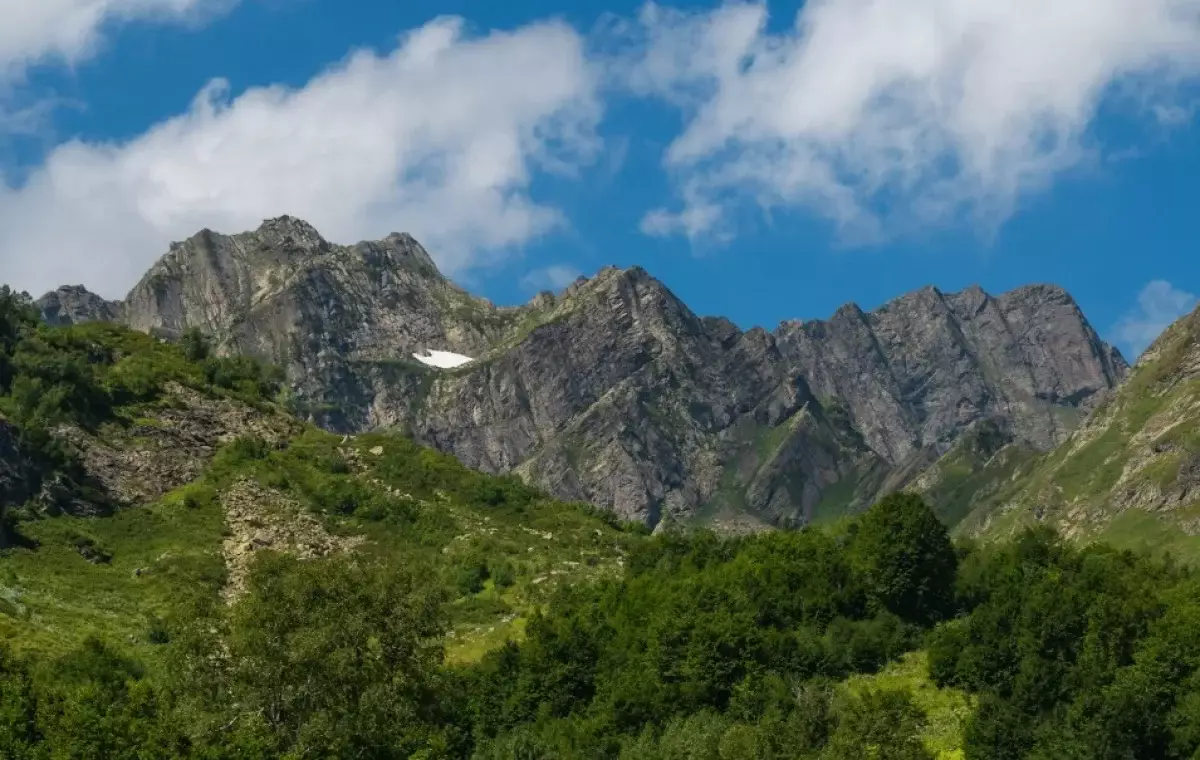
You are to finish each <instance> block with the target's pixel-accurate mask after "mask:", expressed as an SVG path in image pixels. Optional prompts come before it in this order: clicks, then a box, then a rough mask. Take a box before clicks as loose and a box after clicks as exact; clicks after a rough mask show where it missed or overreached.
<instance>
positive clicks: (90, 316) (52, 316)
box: [34, 285, 123, 325]
mask: <svg viewBox="0 0 1200 760" xmlns="http://www.w3.org/2000/svg"><path fill="white" fill-rule="evenodd" d="M34 306H36V307H37V308H38V310H39V311H41V313H42V319H43V320H45V322H46V324H49V325H72V324H78V323H80V322H118V321H121V318H122V312H123V308H122V304H121V303H120V302H119V301H109V300H106V299H104V298H102V297H101V296H98V295H96V294H95V293H93V292H92V291H90V290H88V289H87V288H85V287H84V286H82V285H64V286H62V287H60V288H58V289H57V290H52V291H50V292H49V293H47V294H45V295H44V296H42V297H41V298H39V299H37V301H35V302H34Z"/></svg>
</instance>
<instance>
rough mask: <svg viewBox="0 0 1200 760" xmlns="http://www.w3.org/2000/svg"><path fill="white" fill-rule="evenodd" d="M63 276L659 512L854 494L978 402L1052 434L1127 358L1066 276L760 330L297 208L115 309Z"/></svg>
mask: <svg viewBox="0 0 1200 760" xmlns="http://www.w3.org/2000/svg"><path fill="white" fill-rule="evenodd" d="M63 292H64V291H63V290H60V291H58V292H57V293H58V294H59V295H58V296H57V301H52V300H48V299H50V296H47V297H46V298H44V299H43V300H42V301H41V302H40V304H41V305H42V309H43V313H44V314H46V315H47V318H48V319H49V318H51V316H53V317H54V318H55V319H56V320H57V321H59V322H63V321H72V320H73V319H74V317H73V316H72V315H75V314H79V315H86V316H87V318H112V319H119V320H122V321H125V322H127V323H128V324H130V325H131V326H133V327H135V328H138V329H142V330H150V331H156V332H161V333H163V334H166V335H178V334H180V333H181V332H182V331H183V330H185V329H187V328H190V327H199V328H200V329H202V330H204V331H206V332H208V333H210V334H212V335H213V336H215V337H216V339H217V342H218V344H219V346H220V347H221V350H224V351H241V352H246V353H249V354H252V355H255V356H259V357H262V358H265V359H268V360H271V361H274V362H277V363H279V364H280V365H282V366H283V367H284V368H285V369H286V370H287V373H288V376H289V378H290V379H291V382H292V385H293V390H294V393H295V395H296V397H297V399H298V405H299V407H300V408H301V409H302V411H304V412H305V413H307V415H308V416H309V417H310V418H311V419H313V420H314V421H316V422H318V423H319V424H322V425H324V426H326V427H329V428H332V429H335V430H343V431H357V430H365V429H369V428H372V427H385V426H386V427H393V426H399V427H404V428H406V429H408V430H409V431H410V432H411V433H412V434H413V435H414V437H416V438H417V439H418V440H420V441H422V442H424V443H428V444H432V445H434V446H436V447H438V448H440V449H442V450H444V451H447V452H450V453H453V454H454V455H456V456H458V457H459V458H460V459H462V460H463V461H464V462H465V463H466V464H468V465H470V466H472V467H477V468H479V469H482V470H486V471H489V472H509V471H516V472H520V473H521V474H523V475H524V476H526V477H528V478H530V479H532V480H534V481H536V482H538V483H539V484H541V485H543V486H544V487H546V488H547V489H548V490H550V491H551V492H552V493H554V494H555V495H556V496H558V497H560V498H564V499H579V500H586V501H590V502H593V503H596V504H598V505H602V506H606V507H609V508H612V509H614V510H616V511H617V512H619V513H621V514H622V515H623V516H626V517H630V518H634V519H641V520H645V521H647V522H649V523H652V524H655V523H659V522H662V521H671V520H676V519H687V518H691V517H695V516H702V517H706V518H721V517H726V516H728V517H737V518H739V519H744V518H746V516H750V517H751V518H754V519H757V520H760V521H762V522H765V523H771V524H798V523H803V522H805V521H807V520H811V519H813V518H814V517H819V516H824V515H833V514H837V513H839V512H842V511H845V510H847V509H854V508H856V507H858V506H861V505H863V504H866V503H868V502H869V500H870V499H872V498H873V497H874V496H875V495H876V494H877V493H878V492H879V491H880V490H883V489H887V488H894V487H897V486H898V485H903V484H904V483H905V482H908V481H910V480H911V479H912V478H914V477H917V476H918V475H919V474H920V473H921V472H922V471H923V470H924V469H925V468H926V467H928V465H929V464H930V463H931V462H933V461H934V460H936V458H937V457H938V455H940V454H942V453H944V452H946V451H947V450H948V449H949V448H950V447H951V446H952V445H953V444H954V443H955V441H956V440H958V438H959V437H960V436H961V435H962V434H963V432H964V431H966V430H967V429H968V428H970V427H971V426H972V425H974V424H975V423H977V422H979V421H981V420H988V421H990V423H991V424H994V425H996V426H997V427H998V428H999V429H1003V430H1004V431H1005V434H1006V435H1009V436H1011V437H1013V439H1014V440H1018V441H1021V442H1023V443H1024V444H1027V445H1029V446H1034V447H1037V448H1048V447H1050V446H1052V445H1054V444H1056V443H1059V442H1061V441H1062V440H1063V439H1064V438H1065V437H1066V435H1067V434H1069V433H1070V431H1071V430H1073V429H1074V428H1075V426H1076V425H1077V423H1078V421H1079V420H1080V419H1081V418H1082V416H1083V415H1084V414H1085V413H1086V411H1087V410H1088V409H1089V408H1090V405H1091V404H1093V403H1094V402H1095V400H1097V399H1098V398H1100V397H1102V396H1103V395H1104V394H1105V393H1106V392H1107V391H1108V390H1109V389H1111V388H1112V387H1114V386H1115V385H1116V384H1117V383H1118V382H1119V381H1120V380H1121V379H1122V378H1123V377H1124V375H1125V373H1126V372H1127V369H1128V368H1127V366H1126V364H1125V362H1124V360H1123V359H1122V358H1121V356H1120V354H1119V353H1118V352H1117V351H1116V350H1115V349H1113V348H1112V347H1110V346H1108V345H1107V344H1105V343H1103V342H1102V341H1101V340H1100V339H1099V338H1098V337H1097V335H1096V333H1095V331H1094V330H1093V329H1092V328H1091V327H1090V326H1089V325H1088V323H1087V320H1086V319H1085V318H1084V316H1083V315H1082V313H1080V311H1079V308H1078V307H1077V306H1076V305H1075V303H1074V301H1073V300H1072V299H1071V298H1070V296H1068V295H1067V294H1066V293H1065V292H1064V291H1062V290H1061V289H1058V288H1055V287H1051V286H1031V287H1026V288H1021V289H1018V290H1015V291H1012V292H1011V293H1006V294H1003V295H1001V296H998V297H992V296H989V295H988V294H986V293H984V292H983V291H982V290H980V289H978V288H972V289H968V290H966V291H963V292H961V293H955V294H944V293H941V292H939V291H937V290H936V289H934V288H925V289H923V290H920V291H917V292H915V293H910V294H907V295H905V296H902V297H901V298H898V299H896V300H895V301H893V302H891V303H889V304H887V305H885V306H883V307H881V308H880V309H877V310H876V311H874V312H870V313H867V312H864V311H862V310H861V309H859V308H858V307H857V306H854V305H848V306H845V307H843V308H842V309H839V310H838V312H837V313H836V314H834V315H833V317H832V318H830V319H829V320H823V321H813V322H786V323H784V324H782V325H780V327H779V328H778V329H777V330H776V331H774V332H768V331H766V330H763V329H761V328H755V329H752V330H748V331H745V332H743V331H742V330H740V329H738V328H737V327H736V326H735V325H733V324H732V323H730V322H729V321H728V320H725V319H721V318H714V317H704V318H701V317H698V316H697V315H695V314H693V313H692V312H691V311H690V310H689V309H688V308H687V307H686V306H685V305H684V304H682V303H681V302H680V301H679V300H678V299H677V298H676V297H675V296H674V295H673V294H672V293H671V292H670V290H668V289H667V288H666V287H665V286H664V285H663V284H662V283H660V282H658V281H657V280H655V279H654V278H653V277H651V276H650V275H649V274H647V273H646V272H645V271H644V270H642V269H640V268H633V269H629V270H618V269H614V268H609V269H605V270H602V271H601V272H600V273H599V274H598V275H596V276H595V277H593V278H591V279H584V278H581V279H580V280H578V281H576V282H575V283H574V284H572V285H571V286H570V287H568V288H567V289H566V290H565V291H563V292H562V293H560V294H557V295H555V294H550V293H543V294H540V295H539V296H538V297H537V298H535V299H534V300H533V301H532V302H530V303H529V304H527V305H526V306H521V307H514V308H497V307H495V306H493V305H492V304H490V303H488V302H487V301H485V300H482V299H477V298H473V297H472V296H470V295H469V294H467V293H466V292H465V291H463V290H461V289H460V288H458V287H457V286H455V285H453V284H452V283H450V282H449V281H448V280H446V279H445V278H444V277H443V276H442V275H441V274H440V273H439V272H438V270H437V267H436V266H435V265H434V263H433V261H432V259H431V258H430V257H429V255H428V254H427V253H426V252H425V250H424V249H423V248H421V246H420V245H419V244H418V243H417V242H416V241H414V240H413V239H412V238H411V237H408V236H407V235H399V234H394V235H391V236H389V237H388V238H386V239H385V240H382V241H378V242H373V243H359V244H357V245H353V246H340V245H334V244H331V243H329V242H327V241H325V240H324V239H323V238H321V236H320V235H319V234H318V233H317V232H316V231H315V230H314V229H313V228H312V227H310V226H309V225H307V224H306V223H304V222H302V221H300V220H298V219H293V218H290V217H283V218H281V219H275V220H269V221H267V222H265V223H264V224H263V226H262V227H260V228H259V229H258V230H256V231H254V232H248V233H243V234H240V235H232V236H225V235H218V234H216V233H213V232H208V231H205V232H202V233H200V234H199V235H197V236H195V237H193V238H191V239H189V240H188V241H185V242H183V243H177V244H175V245H173V246H172V247H171V250H170V252H168V253H167V255H166V256H164V257H163V259H162V260H161V261H160V262H158V264H156V265H155V266H154V267H153V268H152V269H151V270H150V271H149V272H148V273H147V274H146V276H145V277H144V278H143V279H142V281H141V282H140V283H138V285H137V286H136V287H135V288H134V289H133V291H132V292H131V293H130V294H129V296H128V298H127V299H126V300H125V301H124V302H123V303H122V304H119V305H107V306H102V305H97V304H95V303H94V301H92V300H89V299H88V298H87V297H86V295H85V294H83V293H78V292H73V293H72V298H71V299H66V300H70V303H72V304H85V303H86V304H91V305H90V306H88V307H87V308H84V307H83V306H70V307H65V306H63V303H64V302H65V299H64V298H63V296H62V295H61V294H62V293H63ZM51 295H55V294H51ZM52 307H53V308H54V309H56V310H54V311H53V312H51V308H52ZM105 309H107V311H105ZM97 314H100V315H101V316H100V317H96V316H92V315H97ZM106 314H107V315H109V316H107V317H106V316H104V315H106ZM64 315H65V316H64ZM427 349H433V350H443V351H453V352H456V353H460V354H465V355H467V356H470V357H472V358H473V359H474V360H473V361H472V362H470V363H468V364H466V365H464V366H461V367H457V368H454V369H436V368H431V367H429V366H426V365H424V364H422V363H421V362H419V361H416V360H415V359H414V358H413V356H412V355H413V353H414V352H424V351H425V350H427Z"/></svg>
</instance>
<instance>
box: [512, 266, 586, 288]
mask: <svg viewBox="0 0 1200 760" xmlns="http://www.w3.org/2000/svg"><path fill="white" fill-rule="evenodd" d="M582 274H583V273H582V272H580V271H579V270H578V269H576V268H575V267H573V266H569V265H567V264H553V265H551V266H548V267H543V268H541V269H535V270H533V271H532V272H529V273H528V274H526V275H525V276H524V277H522V278H521V287H522V288H524V289H525V290H530V291H541V290H554V291H558V290H562V289H563V288H565V287H567V286H568V285H570V284H571V283H573V282H575V281H576V280H578V279H579V278H580V276H581V275H582Z"/></svg>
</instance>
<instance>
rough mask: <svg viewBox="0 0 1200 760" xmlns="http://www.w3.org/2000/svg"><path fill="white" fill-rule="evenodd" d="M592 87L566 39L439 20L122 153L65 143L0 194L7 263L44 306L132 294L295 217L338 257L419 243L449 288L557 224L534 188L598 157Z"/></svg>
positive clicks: (211, 104) (217, 91)
mask: <svg viewBox="0 0 1200 760" xmlns="http://www.w3.org/2000/svg"><path fill="white" fill-rule="evenodd" d="M594 79H595V78H594V76H593V73H592V69H591V67H590V65H589V64H588V62H587V60H586V59H585V57H584V53H583V43H582V40H581V39H580V37H579V36H578V35H577V34H576V33H575V32H574V31H573V30H572V29H571V28H569V27H567V26H565V25H562V24H559V23H541V24H534V25H530V26H526V27H523V28H521V29H519V30H516V31H514V32H509V33H493V34H490V35H488V36H485V37H479V38H468V37H466V36H465V35H464V32H463V28H462V22H461V20H459V19H455V18H441V19H437V20H435V21H433V22H430V23H429V24H427V25H426V26H424V27H422V28H420V29H418V30H416V31H414V32H412V33H410V34H408V35H406V36H404V37H403V38H402V39H401V40H400V43H399V45H398V47H397V48H396V50H395V51H393V52H391V53H390V54H388V55H386V56H379V55H376V54H374V53H371V52H365V51H364V52H358V53H355V54H354V55H352V56H351V57H350V58H349V59H348V60H346V61H345V62H343V63H342V64H339V65H338V66H336V67H334V68H332V69H330V70H328V71H327V72H325V73H324V74H322V75H320V76H318V77H317V78H315V79H313V80H312V81H311V82H309V83H308V84H307V85H306V86H305V87H303V88H302V89H299V90H290V89H285V88H282V87H267V88H260V89H253V90H249V91H247V92H245V93H243V94H242V95H240V96H239V97H237V98H236V99H234V100H232V101H230V99H229V98H228V96H227V91H226V85H225V84H224V83H223V82H220V81H216V82H213V83H212V84H211V85H210V86H209V87H208V88H206V89H205V90H204V91H203V92H201V93H200V94H199V95H198V96H197V97H196V99H195V102H194V103H193V105H192V107H191V108H190V109H189V111H188V112H187V113H184V114H182V115H180V116H178V117H176V118H173V119H171V120H169V121H166V122H164V123H161V124H158V125H156V126H154V127H153V128H152V129H150V130H149V131H147V132H146V133H144V134H143V135H141V136H139V137H137V138H136V139H133V140H132V141H130V142H127V143H119V144H117V143H112V144H93V143H83V142H71V143H67V144H64V145H61V146H59V147H58V148H56V149H55V150H54V151H53V152H52V153H51V154H50V155H49V157H48V158H47V160H46V162H45V164H44V166H42V167H41V168H40V169H39V170H37V171H36V172H35V173H34V174H33V175H32V176H31V177H30V179H29V180H28V182H27V183H26V184H24V185H23V186H22V187H20V188H19V189H7V190H5V189H3V188H0V265H2V266H3V269H4V273H5V279H6V280H8V281H9V282H11V283H13V284H14V285H15V286H18V287H21V288H26V289H29V290H30V291H31V292H35V293H36V292H39V291H41V290H44V289H46V288H49V287H51V286H54V285H57V284H60V281H67V280H69V281H71V282H83V283H85V284H87V285H88V286H89V287H92V288H93V289H95V290H97V291H98V292H101V293H103V294H105V295H108V296H114V295H123V293H124V291H125V290H126V289H127V288H128V287H129V286H130V285H132V283H133V282H134V281H135V280H136V278H137V276H138V275H140V274H141V273H142V272H143V271H144V270H145V269H146V268H147V267H148V266H149V265H150V263H151V262H152V261H153V260H154V258H155V257H157V256H158V255H160V254H162V253H164V252H165V251H166V247H167V244H168V242H169V241H171V240H176V239H181V238H183V237H186V236H188V235H191V234H192V233H194V232H196V231H197V230H199V229H201V228H202V227H208V228H211V229H216V230H219V231H227V232H237V231H241V230H243V229H249V228H253V227H256V226H257V225H258V224H259V223H260V222H261V221H262V219H264V218H268V217H272V216H278V215H281V214H291V215H295V216H299V217H302V218H305V219H307V220H308V221H310V222H312V223H313V224H314V225H315V226H316V227H317V229H319V230H321V232H322V233H324V234H325V235H326V236H327V237H329V238H330V239H332V240H335V241H339V242H352V241H354V240H359V239H363V238H377V237H383V236H384V235H386V234H387V233H389V232H392V231H409V232H411V233H413V234H414V235H416V236H417V237H418V239H420V240H421V241H422V242H423V243H425V244H426V245H427V246H428V247H429V249H430V251H431V253H433V255H434V256H435V258H437V259H438V263H439V265H441V266H442V267H443V268H444V269H446V270H447V271H448V272H451V273H453V272H456V271H459V270H462V269H465V268H467V267H470V266H472V265H475V264H479V263H481V262H482V261H485V260H487V258H488V257H489V256H490V255H496V254H497V252H499V251H503V250H504V249H506V248H508V247H510V246H515V245H519V244H521V243H523V242H525V241H527V240H529V239H530V238H532V237H534V236H536V235H539V234H541V233H544V232H546V231H547V230H549V229H551V228H553V227H554V226H555V225H557V224H559V223H560V222H561V221H562V220H561V216H560V214H559V213H558V212H557V211H556V210H555V209H553V208H550V207H547V206H543V205H539V204H537V203H535V202H534V201H533V200H531V198H530V197H529V195H528V188H529V184H530V181H531V175H532V172H533V171H534V170H535V169H542V170H546V171H552V172H571V171H573V170H574V169H575V168H577V167H579V166H581V165H582V164H584V163H586V162H587V161H589V160H591V159H592V158H593V157H594V155H595V153H596V151H597V150H598V147H599V145H598V138H597V137H596V135H595V132H594V128H595V125H596V122H597V120H598V118H599V115H600V112H601V109H600V106H599V104H598V102H597V100H596V99H595V98H594V96H593V95H594V85H595V81H594Z"/></svg>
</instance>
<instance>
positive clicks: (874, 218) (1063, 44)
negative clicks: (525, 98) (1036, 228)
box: [614, 0, 1200, 239]
mask: <svg viewBox="0 0 1200 760" xmlns="http://www.w3.org/2000/svg"><path fill="white" fill-rule="evenodd" d="M767 20H768V19H767V8H766V6H765V5H764V4H762V3H745V2H738V3H732V4H726V5H724V6H722V7H720V8H718V9H716V10H712V11H705V12H682V11H678V10H672V9H669V8H664V7H660V6H657V5H654V4H650V5H647V6H645V7H644V9H643V11H642V13H641V15H640V17H639V19H638V20H637V22H636V23H627V24H618V25H616V27H614V30H615V32H616V34H615V38H616V39H617V40H618V42H619V43H620V44H621V45H622V46H623V47H622V50H623V57H618V61H620V62H619V63H617V64H616V67H615V68H616V70H617V71H618V73H619V75H620V77H621V78H622V79H623V80H624V81H625V82H627V83H628V84H629V85H630V86H632V87H633V88H634V89H635V90H636V91H637V92H640V93H641V94H643V95H647V96H651V97H655V98H661V99H665V100H666V101H667V102H668V103H670V104H672V105H674V106H676V107H678V108H679V109H681V110H682V111H683V113H684V114H685V119H686V125H685V128H684V130H683V132H682V134H680V135H679V136H678V138H677V139H676V140H675V141H674V142H673V144H671V146H670V148H669V150H668V151H667V154H666V158H665V161H666V166H667V167H668V169H669V171H671V172H672V173H673V175H674V177H675V179H676V180H677V183H678V189H679V195H680V199H679V203H678V204H677V205H676V206H675V207H674V208H671V209H657V210H654V211H652V212H651V213H650V214H649V215H648V216H647V218H646V221H645V223H644V225H643V227H644V229H645V231H647V232H650V233H652V234H663V233H666V232H675V233H683V234H686V235H689V236H692V237H698V236H700V235H708V234H711V233H712V232H713V231H714V230H716V231H719V230H721V229H722V228H723V227H724V226H728V225H729V224H730V223H731V222H730V213H729V211H730V207H731V205H734V204H736V203H744V202H746V201H747V200H751V201H754V202H757V203H758V204H759V205H761V206H763V207H764V208H767V209H770V208H771V207H773V206H788V207H790V206H807V207H809V208H813V209H815V210H817V211H818V212H820V213H822V214H824V215H826V216H827V217H828V218H830V219H832V220H833V221H834V222H835V223H836V224H837V225H838V226H839V228H840V230H841V231H842V232H843V233H844V234H846V235H848V236H850V237H852V238H854V237H863V238H867V239H872V238H878V236H881V235H892V234H900V233H904V232H908V231H911V230H912V229H913V228H914V227H917V226H926V225H930V224H942V223H946V222H951V221H953V222H960V221H971V222H973V223H979V224H983V225H985V226H994V225H996V224H998V223H1000V222H1002V221H1003V220H1004V219H1005V218H1006V217H1007V216H1009V215H1010V214H1011V213H1012V211H1013V208H1014V204H1015V203H1016V202H1017V201H1018V200H1019V198H1020V197H1021V196H1022V195H1025V194H1027V193H1031V192H1036V191H1038V190H1040V189H1043V188H1044V187H1045V186H1046V185H1047V184H1048V183H1049V182H1051V180H1052V179H1053V178H1054V177H1055V176H1056V175H1058V174H1059V173H1061V172H1062V171H1064V170H1066V169H1068V168H1071V167H1075V166H1077V165H1078V164H1079V163H1080V162H1081V161H1085V160H1086V159H1087V158H1088V157H1089V154H1090V152H1091V151H1092V149H1094V148H1095V147H1096V146H1095V145H1094V143H1093V142H1092V141H1090V140H1089V127H1090V125H1091V124H1092V122H1093V120H1094V118H1095V116H1096V114H1097V109H1098V108H1099V105H1100V104H1101V102H1102V101H1104V100H1105V99H1106V98H1108V97H1110V96H1113V95H1116V96H1119V97H1122V98H1124V99H1125V100H1126V101H1128V102H1129V103H1130V104H1132V105H1133V106H1134V107H1136V108H1138V109H1142V110H1146V111H1147V112H1148V113H1149V114H1155V115H1157V116H1158V118H1159V119H1160V120H1161V121H1163V122H1164V123H1169V122H1171V121H1172V120H1173V119H1176V120H1177V119H1178V117H1179V116H1180V115H1181V114H1183V113H1186V112H1185V111H1181V110H1179V109H1178V107H1176V106H1175V104H1173V103H1172V102H1171V100H1172V95H1173V94H1174V92H1175V91H1176V86H1177V85H1178V84H1180V83H1181V82H1182V81H1183V80H1185V79H1189V78H1191V77H1192V76H1194V75H1195V74H1197V72H1198V71H1200V0H1052V1H1051V2H1047V1H1046V0H989V1H987V2H984V1H981V0H906V1H904V2H897V1H896V0H809V2H807V3H805V4H804V5H803V7H802V9H801V10H800V12H799V13H798V15H797V17H796V20H795V24H794V25H793V26H792V27H791V28H790V29H788V30H786V31H784V32H782V33H779V34H775V33H772V32H769V31H768V30H767ZM631 52H632V55H630V53H631Z"/></svg>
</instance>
